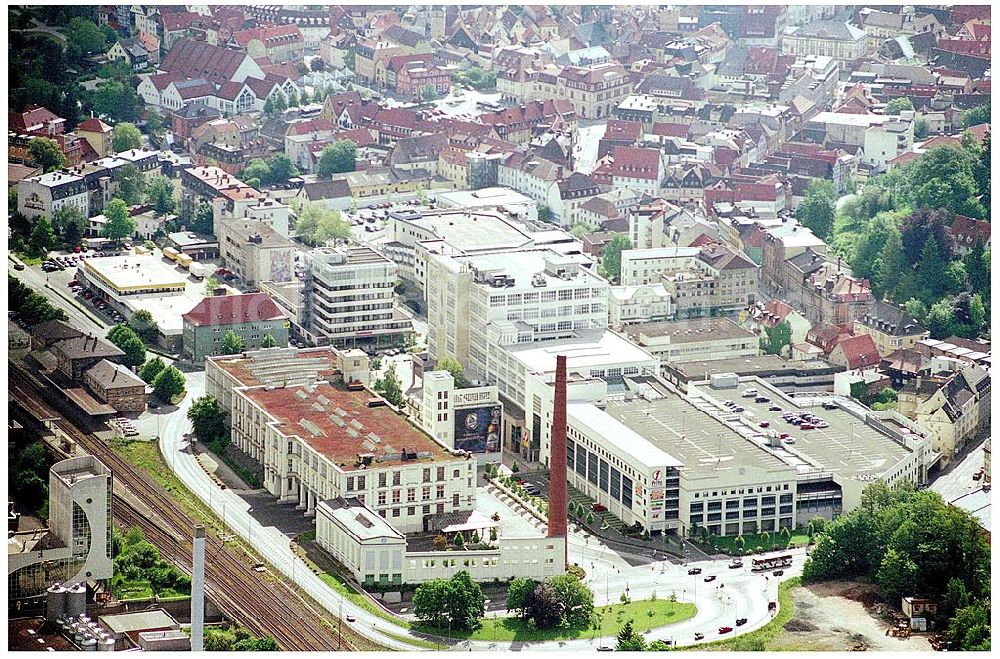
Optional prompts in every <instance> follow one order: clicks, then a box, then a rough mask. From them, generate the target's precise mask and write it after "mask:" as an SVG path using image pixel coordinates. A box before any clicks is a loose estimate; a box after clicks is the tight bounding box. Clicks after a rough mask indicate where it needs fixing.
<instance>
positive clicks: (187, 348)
mask: <svg viewBox="0 0 1000 659" xmlns="http://www.w3.org/2000/svg"><path fill="white" fill-rule="evenodd" d="M182 320H183V323H184V355H185V357H187V358H188V359H190V360H191V361H194V362H200V361H201V360H203V359H204V358H205V357H209V356H212V355H221V354H222V350H223V339H224V338H225V336H226V334H227V333H228V332H233V333H235V334H236V335H237V336H238V337H240V339H241V340H242V341H243V347H244V349H245V350H257V349H259V348H261V346H262V344H263V343H264V341H265V340H266V337H268V336H270V337H271V338H272V339H274V345H275V346H277V347H285V346H287V345H288V318H286V317H285V315H284V314H283V313H281V310H280V309H279V308H278V306H277V305H276V304H275V303H274V302H273V301H272V300H271V298H269V297H268V296H267V295H265V294H264V293H246V294H244V295H216V296H211V297H206V298H205V299H204V300H202V301H201V302H199V303H198V304H197V305H195V307H194V308H193V309H191V311H189V312H187V313H186V314H184V315H183V316H182Z"/></svg>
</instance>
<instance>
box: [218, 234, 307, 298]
mask: <svg viewBox="0 0 1000 659" xmlns="http://www.w3.org/2000/svg"><path fill="white" fill-rule="evenodd" d="M215 232H216V234H217V235H218V237H219V255H220V256H221V257H222V262H223V263H224V264H225V265H226V267H227V268H228V269H229V270H231V271H232V272H233V273H234V274H236V276H237V277H239V278H240V279H242V280H243V281H244V282H246V283H247V285H249V286H254V285H256V284H258V283H260V282H264V281H273V282H286V281H292V280H293V279H294V277H295V243H293V242H292V241H291V240H289V239H288V238H285V237H284V236H282V235H281V234H279V233H278V232H277V231H275V230H274V229H272V228H271V227H269V226H267V225H266V224H263V223H261V222H257V221H256V220H241V219H228V220H218V221H216V227H215Z"/></svg>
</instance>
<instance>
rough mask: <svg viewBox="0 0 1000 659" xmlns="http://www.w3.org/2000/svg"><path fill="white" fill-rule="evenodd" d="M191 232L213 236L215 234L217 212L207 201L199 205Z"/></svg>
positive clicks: (192, 220) (193, 218)
mask: <svg viewBox="0 0 1000 659" xmlns="http://www.w3.org/2000/svg"><path fill="white" fill-rule="evenodd" d="M191 230H192V231H194V232H195V233H204V234H208V235H213V234H214V233H215V211H213V210H212V205H211V204H209V203H208V202H207V201H203V202H201V203H200V204H198V209H197V210H196V211H195V213H194V217H192V218H191Z"/></svg>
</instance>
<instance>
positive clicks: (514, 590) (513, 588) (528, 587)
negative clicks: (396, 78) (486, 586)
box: [507, 577, 538, 617]
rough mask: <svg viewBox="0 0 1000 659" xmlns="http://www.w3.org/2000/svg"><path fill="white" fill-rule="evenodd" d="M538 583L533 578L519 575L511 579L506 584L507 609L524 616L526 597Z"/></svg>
mask: <svg viewBox="0 0 1000 659" xmlns="http://www.w3.org/2000/svg"><path fill="white" fill-rule="evenodd" d="M537 585H538V582H537V581H535V580H534V579H527V578H524V577H519V578H516V579H511V581H510V583H509V584H508V586H507V610H508V611H510V612H512V613H515V614H517V615H519V616H521V617H524V615H525V613H526V608H525V607H526V606H527V603H528V598H529V597H530V596H531V593H532V591H533V590H535V587H536V586H537Z"/></svg>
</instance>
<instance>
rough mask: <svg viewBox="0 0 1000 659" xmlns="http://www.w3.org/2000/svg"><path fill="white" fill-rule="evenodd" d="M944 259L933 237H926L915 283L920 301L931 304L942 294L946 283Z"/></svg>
mask: <svg viewBox="0 0 1000 659" xmlns="http://www.w3.org/2000/svg"><path fill="white" fill-rule="evenodd" d="M945 263H946V261H945V259H944V257H943V256H942V255H941V250H940V249H939V248H938V244H937V241H936V240H935V239H934V236H932V235H931V236H927V241H926V242H925V243H924V247H923V249H922V250H921V252H920V261H919V262H918V263H917V282H918V284H919V286H920V294H921V299H923V300H924V301H926V302H928V303H929V302H932V301H934V300H936V299H939V298H940V297H941V295H943V294H944V291H945V287H946V285H947V281H946V279H945V277H943V276H942V275H943V274H944V270H945Z"/></svg>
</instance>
